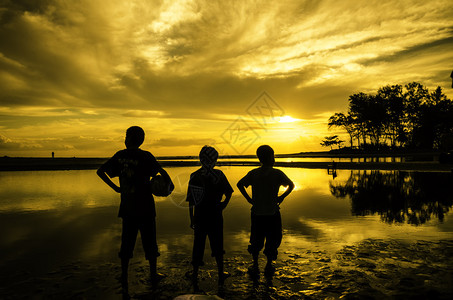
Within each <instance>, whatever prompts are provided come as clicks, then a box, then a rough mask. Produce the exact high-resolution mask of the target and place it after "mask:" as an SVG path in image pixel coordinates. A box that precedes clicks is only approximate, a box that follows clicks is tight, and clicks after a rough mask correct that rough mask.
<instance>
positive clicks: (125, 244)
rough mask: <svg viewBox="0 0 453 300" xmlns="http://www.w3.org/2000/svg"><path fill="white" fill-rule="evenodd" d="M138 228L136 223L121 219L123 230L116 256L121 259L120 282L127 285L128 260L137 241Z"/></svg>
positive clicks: (131, 220) (128, 219)
mask: <svg viewBox="0 0 453 300" xmlns="http://www.w3.org/2000/svg"><path fill="white" fill-rule="evenodd" d="M137 233H138V226H137V223H136V222H135V221H134V220H133V219H130V218H123V228H122V232H121V248H120V252H119V253H118V256H119V257H120V258H121V281H122V283H123V284H126V285H127V279H128V276H127V275H128V267H129V259H130V258H132V254H133V251H134V247H135V241H136V239H137Z"/></svg>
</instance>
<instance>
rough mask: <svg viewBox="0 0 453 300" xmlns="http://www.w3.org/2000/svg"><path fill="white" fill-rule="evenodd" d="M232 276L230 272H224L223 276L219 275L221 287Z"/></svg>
mask: <svg viewBox="0 0 453 300" xmlns="http://www.w3.org/2000/svg"><path fill="white" fill-rule="evenodd" d="M230 276H231V274H230V273H228V272H223V273H222V274H221V275H219V285H223V284H224V283H225V279H227V278H228V277H230Z"/></svg>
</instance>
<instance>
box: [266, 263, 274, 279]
mask: <svg viewBox="0 0 453 300" xmlns="http://www.w3.org/2000/svg"><path fill="white" fill-rule="evenodd" d="M274 273H275V267H274V266H273V265H272V264H267V265H266V267H265V268H264V275H266V276H273V275H274Z"/></svg>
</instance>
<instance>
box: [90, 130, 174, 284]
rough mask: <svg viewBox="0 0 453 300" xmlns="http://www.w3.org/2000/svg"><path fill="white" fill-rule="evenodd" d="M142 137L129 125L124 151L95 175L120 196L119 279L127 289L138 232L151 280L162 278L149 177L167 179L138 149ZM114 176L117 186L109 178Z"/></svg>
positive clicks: (155, 164)
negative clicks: (129, 269)
mask: <svg viewBox="0 0 453 300" xmlns="http://www.w3.org/2000/svg"><path fill="white" fill-rule="evenodd" d="M144 138H145V132H144V131H143V129H142V128H140V127H138V126H132V127H130V128H129V129H127V131H126V139H125V145H126V149H124V150H120V151H118V152H117V153H115V155H114V156H113V157H112V158H110V159H109V160H108V161H107V162H106V163H104V164H103V165H102V166H101V167H100V168H99V169H98V170H97V174H98V175H99V177H100V178H101V179H102V180H103V181H104V182H105V183H106V184H107V185H109V186H110V187H111V188H112V189H113V190H115V191H116V192H118V193H121V203H120V208H119V213H118V217H120V218H122V219H123V229H122V235H121V248H120V252H119V257H120V258H121V266H122V277H121V279H122V283H123V284H124V285H126V286H127V269H128V265H129V259H130V258H132V253H133V250H134V246H135V241H136V238H137V234H138V231H139V230H140V235H141V239H142V244H143V249H144V250H145V256H146V259H147V260H149V265H150V272H151V274H150V275H151V279H152V280H158V279H160V278H161V277H162V276H163V275H162V274H159V273H157V270H156V261H157V257H158V256H159V255H160V254H159V252H158V248H157V241H156V220H155V217H156V209H155V205H154V198H153V195H152V192H151V186H150V177H154V176H156V175H157V173H160V174H161V175H162V176H163V177H164V178H165V179H167V180H169V179H170V177H169V176H168V174H167V172H166V171H165V170H164V169H162V168H161V166H160V165H159V163H158V162H157V161H156V159H155V158H154V156H153V155H152V154H151V153H150V152H148V151H144V150H141V149H140V148H139V147H140V145H141V144H142V143H143V141H144ZM117 176H118V177H119V182H120V187H118V186H117V185H116V184H115V183H113V182H112V180H111V179H110V178H113V177H117Z"/></svg>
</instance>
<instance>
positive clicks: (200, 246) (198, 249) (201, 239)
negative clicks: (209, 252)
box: [192, 224, 207, 281]
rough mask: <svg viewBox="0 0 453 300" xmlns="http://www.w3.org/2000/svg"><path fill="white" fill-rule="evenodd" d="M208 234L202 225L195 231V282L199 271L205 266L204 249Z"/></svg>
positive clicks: (193, 254) (193, 262)
mask: <svg viewBox="0 0 453 300" xmlns="http://www.w3.org/2000/svg"><path fill="white" fill-rule="evenodd" d="M206 235H207V232H206V230H205V228H204V226H202V225H201V224H198V226H196V227H195V229H194V237H193V249H192V266H193V278H192V279H193V280H194V281H196V280H197V278H198V269H199V267H200V266H203V265H204V263H203V256H204V248H205V245H206Z"/></svg>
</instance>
